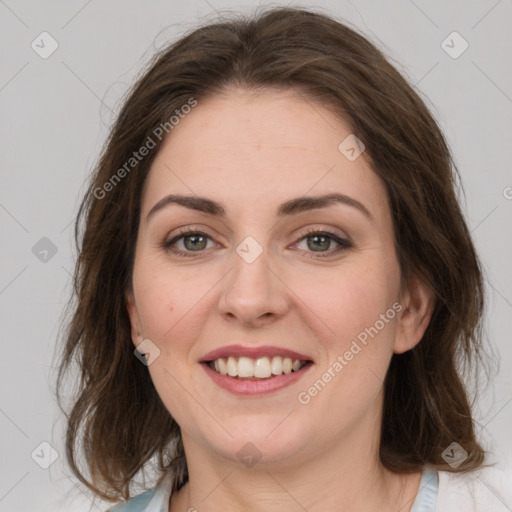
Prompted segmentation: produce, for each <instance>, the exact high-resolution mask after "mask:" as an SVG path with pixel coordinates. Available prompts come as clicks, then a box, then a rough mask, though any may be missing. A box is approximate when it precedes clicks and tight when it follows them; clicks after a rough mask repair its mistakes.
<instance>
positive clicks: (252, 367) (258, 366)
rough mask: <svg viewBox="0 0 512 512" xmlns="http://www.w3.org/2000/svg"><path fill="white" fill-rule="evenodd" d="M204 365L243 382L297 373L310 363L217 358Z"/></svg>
mask: <svg viewBox="0 0 512 512" xmlns="http://www.w3.org/2000/svg"><path fill="white" fill-rule="evenodd" d="M205 364H207V365H208V367H209V368H210V369H212V370H214V371H215V372H217V373H219V374H221V375H228V376H229V377H233V378H236V379H243V380H266V379H272V378H274V377H277V376H279V375H288V374H289V373H294V372H299V371H300V370H302V368H304V367H305V366H306V365H308V364H311V361H308V360H300V359H292V358H291V357H282V356H273V357H268V356H264V357H258V358H257V359H255V358H250V357H235V356H229V357H219V358H217V359H215V360H214V361H207V362H206V363H205Z"/></svg>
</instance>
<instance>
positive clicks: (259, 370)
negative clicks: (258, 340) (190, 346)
mask: <svg viewBox="0 0 512 512" xmlns="http://www.w3.org/2000/svg"><path fill="white" fill-rule="evenodd" d="M199 362H200V363H201V366H202V367H203V368H204V369H205V371H206V373H207V375H208V376H209V377H210V378H211V379H212V380H213V382H214V383H215V384H217V385H218V386H220V387H221V388H223V389H225V390H227V391H229V392H231V393H234V394H237V395H261V394H265V393H270V392H272V391H277V390H279V389H281V388H283V387H286V386H289V385H291V384H293V383H294V382H296V381H297V380H299V379H300V378H301V377H302V375H304V374H305V373H306V372H307V370H309V369H310V368H311V367H312V366H313V364H314V361H313V360H312V359H311V358H310V357H309V356H307V355H304V354H300V353H298V352H295V351H292V350H287V349H282V348H279V347H270V346H267V347H246V346H241V345H230V346H227V347H223V348H220V349H216V350H214V351H212V352H209V353H208V354H206V355H205V356H204V357H203V358H202V359H201V360H200V361H199Z"/></svg>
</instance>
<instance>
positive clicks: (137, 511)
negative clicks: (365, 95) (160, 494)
mask: <svg viewBox="0 0 512 512" xmlns="http://www.w3.org/2000/svg"><path fill="white" fill-rule="evenodd" d="M154 494H155V489H150V490H149V491H146V492H143V493H142V494H138V495H137V496H134V497H133V498H131V499H129V500H128V501H125V502H124V503H120V504H119V505H116V506H115V507H112V508H110V509H108V511H107V512H143V510H144V508H145V507H146V506H147V505H148V503H149V502H150V501H151V498H152V497H153V496H154Z"/></svg>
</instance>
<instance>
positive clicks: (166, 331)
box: [133, 261, 216, 349]
mask: <svg viewBox="0 0 512 512" xmlns="http://www.w3.org/2000/svg"><path fill="white" fill-rule="evenodd" d="M133 282H134V289H135V295H136V298H137V304H138V308H139V313H140V316H141V319H142V324H143V328H144V335H145V336H146V337H147V338H150V339H152V340H153V341H154V342H155V343H157V344H158V345H159V346H162V348H163V349H165V348H166V346H167V345H168V344H169V340H172V341H173V348H174V349H177V348H179V346H180V344H182V343H181V342H180V340H183V339H187V338H188V339H190V337H191V336H192V335H193V330H194V326H195V327H196V328H198V324H197V322H194V321H192V319H193V318H194V317H195V316H197V315H198V314H200V313H201V310H202V308H204V303H205V302H206V300H205V299H207V295H208V292H209V291H211V290H212V289H213V287H214V286H215V283H216V279H215V276H213V275H212V274H211V273H207V272H203V271H201V272H199V271H196V272H194V271H192V270H191V268H189V269H186V270H185V271H184V270H180V269H176V268H172V269H171V268H170V267H169V266H168V265H165V263H161V262H152V264H150V263H149V262H147V263H146V264H144V262H143V261H141V262H140V265H139V266H138V267H136V268H135V269H134V276H133ZM178 334H179V335H178Z"/></svg>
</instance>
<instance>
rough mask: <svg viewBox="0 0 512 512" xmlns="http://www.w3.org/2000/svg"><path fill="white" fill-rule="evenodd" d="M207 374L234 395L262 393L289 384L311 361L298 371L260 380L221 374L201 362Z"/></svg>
mask: <svg viewBox="0 0 512 512" xmlns="http://www.w3.org/2000/svg"><path fill="white" fill-rule="evenodd" d="M201 366H202V367H203V368H204V369H205V371H206V373H207V374H208V376H209V377H210V378H211V379H212V380H213V382H215V384H217V385H218V386H220V387H221V388H223V389H225V390H227V391H229V392H231V393H233V394H235V395H244V396H247V395H264V394H267V393H272V392H274V391H278V390H280V389H282V388H284V387H286V386H291V385H292V384H293V383H295V382H297V381H298V380H299V379H300V378H301V377H302V376H303V375H305V374H306V373H307V371H308V370H309V369H310V368H311V367H312V366H313V365H312V364H311V363H309V364H307V365H306V366H304V368H301V369H300V370H299V371H298V372H291V373H285V374H282V375H277V376H275V377H270V378H268V379H261V380H246V379H237V378H233V377H230V376H229V375H222V374H221V373H218V372H216V371H215V370H212V369H211V368H210V367H209V366H208V365H207V364H204V363H202V364H201Z"/></svg>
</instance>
